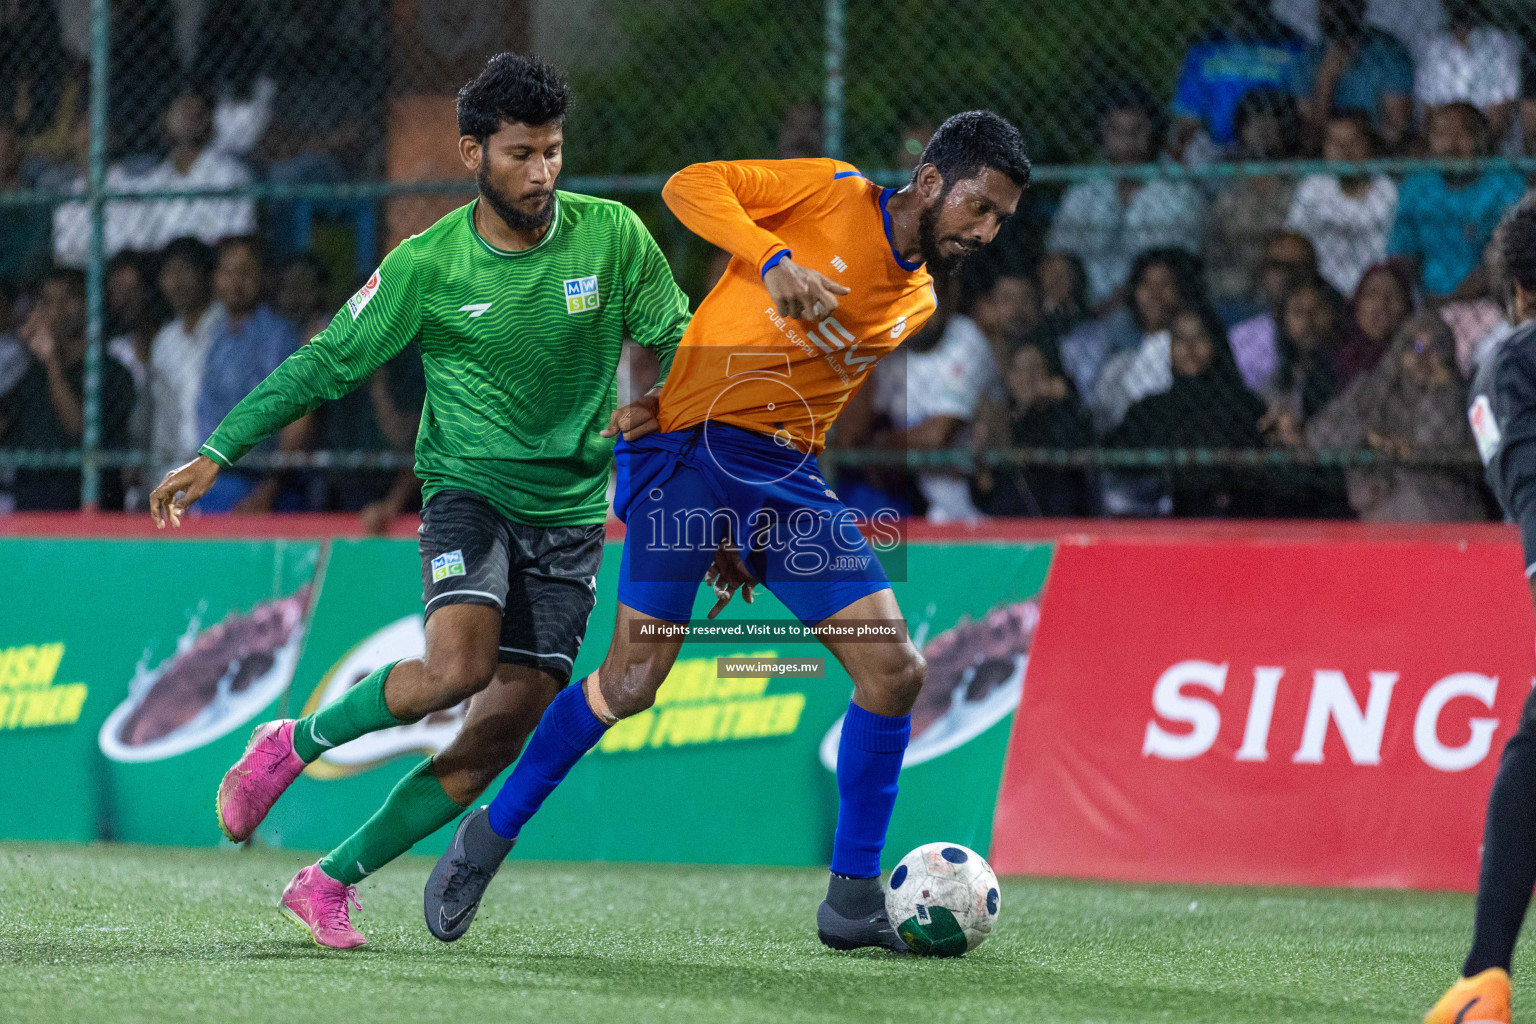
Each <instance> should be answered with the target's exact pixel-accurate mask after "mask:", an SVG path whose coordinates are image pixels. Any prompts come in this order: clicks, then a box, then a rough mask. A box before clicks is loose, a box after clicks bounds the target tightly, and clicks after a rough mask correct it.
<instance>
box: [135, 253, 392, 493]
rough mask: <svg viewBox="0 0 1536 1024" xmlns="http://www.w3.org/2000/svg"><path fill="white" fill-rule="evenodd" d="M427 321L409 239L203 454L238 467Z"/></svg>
mask: <svg viewBox="0 0 1536 1024" xmlns="http://www.w3.org/2000/svg"><path fill="white" fill-rule="evenodd" d="M420 327H421V305H420V302H419V299H418V297H417V292H416V274H415V263H414V260H413V259H412V256H411V253H410V251H409V249H408V247H407V245H406V244H402V245H400V246H398V247H397V248H396V249H395V251H394V252H392V253H390V254H389V255H388V256H386V257H385V258H384V263H383V265H382V266H380V267H379V269H378V270H377V271H375V272H374V275H373V277H371V278H369V279H368V283H367V284H365V285H364V286H363V288H362V290H361V291H359V292H358V293H357V294H356V295H354V296H353V297H352V298H351V299H350V300H349V301H348V302H347V304H346V306H345V307H343V309H342V310H341V311H340V312H339V313H337V314H336V316H335V317H334V318H333V319H332V320H331V323H330V326H329V327H327V328H326V329H325V330H323V331H321V332H320V333H319V334H317V335H315V337H314V338H313V339H312V340H311V341H310V342H309V344H307V345H305V346H303V347H302V348H300V349H299V350H298V351H297V352H295V353H293V355H291V356H289V357H288V358H287V359H285V360H283V361H282V362H281V363H279V364H278V367H277V369H275V370H273V371H272V372H271V373H270V374H268V375H267V379H266V380H264V381H262V382H261V383H260V384H258V385H256V387H255V389H254V390H252V391H251V393H250V394H248V395H246V396H245V397H244V398H242V399H241V400H240V402H239V403H238V404H237V405H236V406H235V407H234V408H233V409H231V410H230V412H229V415H227V416H225V417H224V419H223V421H222V422H220V423H219V425H218V427H216V428H215V429H214V431H213V434H212V435H210V436H209V438H208V440H207V441H206V442H204V444H203V446H202V447H201V448H199V449H198V454H199V455H200V456H202V457H204V458H205V459H206V460H208V461H210V462H212V463H214V464H215V465H216V466H218V467H223V468H228V467H230V466H232V465H234V464H235V463H236V462H237V461H239V460H240V458H241V457H242V456H244V455H245V453H246V452H249V451H250V450H251V449H252V448H254V447H256V446H257V445H258V444H260V443H261V442H263V441H265V440H266V439H267V438H269V437H271V436H272V435H274V434H276V433H277V432H278V431H280V430H282V429H283V428H284V427H286V426H288V425H289V424H290V423H293V422H294V421H295V420H297V419H299V418H300V417H301V416H303V415H305V414H306V413H309V412H312V411H314V409H316V408H317V407H318V406H319V405H320V404H321V403H322V402H324V401H326V400H327V399H334V398H340V397H342V396H343V395H345V394H348V393H349V392H351V391H352V390H354V389H355V388H357V387H358V385H360V384H361V383H362V382H363V381H365V380H367V379H368V378H369V377H370V376H371V375H372V374H373V372H374V371H375V370H377V369H378V368H379V367H380V366H383V365H384V364H385V363H386V362H388V361H389V360H390V359H392V358H394V357H395V356H396V355H398V354H399V352H400V350H401V349H403V348H405V346H406V345H407V344H409V343H410V342H411V341H412V340H414V339H415V338H416V337H417V335H418V334H419V333H420ZM185 468H186V467H183V469H185ZM177 472H180V470H178V471H177ZM210 484H211V481H210ZM162 486H164V485H163V484H162ZM199 494H201V492H199ZM172 496H174V494H172V495H169V496H168V497H172ZM194 500H195V499H194ZM186 504H190V502H184V503H183V507H185V505H186ZM167 507H168V506H167ZM157 521H158V520H157Z"/></svg>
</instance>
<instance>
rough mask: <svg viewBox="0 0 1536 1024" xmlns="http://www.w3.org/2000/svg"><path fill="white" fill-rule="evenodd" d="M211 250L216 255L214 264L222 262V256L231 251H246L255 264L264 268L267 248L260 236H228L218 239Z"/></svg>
mask: <svg viewBox="0 0 1536 1024" xmlns="http://www.w3.org/2000/svg"><path fill="white" fill-rule="evenodd" d="M213 248H214V252H215V253H216V254H217V259H216V260H215V262H217V260H222V259H223V258H224V254H225V253H227V252H229V250H231V249H247V250H249V251H250V254H251V255H252V256H254V257H256V262H257V263H260V264H262V266H266V262H267V247H266V245H265V243H263V242H262V240H261V236H260V235H230V236H229V237H228V238H221V239H219V241H218V244H216V245H215V246H214V247H213Z"/></svg>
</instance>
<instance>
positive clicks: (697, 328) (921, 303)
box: [660, 160, 937, 452]
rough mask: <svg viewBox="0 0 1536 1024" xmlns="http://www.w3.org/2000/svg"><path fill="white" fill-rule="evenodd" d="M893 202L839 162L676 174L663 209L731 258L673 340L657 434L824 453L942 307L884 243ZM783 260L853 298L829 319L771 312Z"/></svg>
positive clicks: (918, 269)
mask: <svg viewBox="0 0 1536 1024" xmlns="http://www.w3.org/2000/svg"><path fill="white" fill-rule="evenodd" d="M894 191H895V190H894V189H882V188H881V187H880V186H878V185H876V184H874V183H873V182H871V181H869V180H868V179H867V178H864V177H862V176H861V175H860V174H859V172H858V171H857V170H855V169H854V168H853V167H852V166H850V165H848V164H845V163H842V162H840V161H837V160H740V161H718V162H715V163H705V164H694V165H693V166H691V167H685V168H683V169H682V170H681V171H678V172H677V173H676V174H675V175H673V176H672V179H671V180H670V181H668V182H667V186H666V188H665V189H664V190H663V191H662V197H663V198H664V199H665V200H666V203H667V206H668V207H670V208H671V210H672V212H673V213H675V214H676V215H677V218H678V219H679V220H681V221H682V222H683V223H684V224H685V225H687V227H688V228H689V229H690V230H691V231H693V232H694V233H695V234H697V235H699V236H700V237H701V238H703V239H705V240H706V241H709V242H713V243H714V244H715V245H718V246H719V247H720V248H722V249H724V250H726V251H727V252H729V253H730V254H731V257H732V259H731V261H730V264H729V266H727V267H726V271H725V275H724V276H723V277H721V279H720V283H719V284H717V285H715V287H714V289H713V290H712V291H711V292H710V293H709V295H708V296H706V297H705V299H704V301H703V302H702V303H700V304H699V308H698V310H697V311H696V312H695V313H694V315H693V321H692V322H691V323H690V324H689V326H688V329H687V331H686V332H685V333H684V334H683V338H682V341H681V342H679V343H678V347H677V354H676V355H675V356H674V357H673V361H672V367H671V372H670V373H669V374H668V375H667V383H666V386H665V387H663V388H662V392H661V416H660V422H661V429H662V430H683V429H686V428H688V427H691V426H694V425H695V424H697V423H700V422H703V421H704V420H716V421H718V422H723V423H729V424H732V425H734V426H738V427H744V428H746V429H748V430H755V431H758V432H760V433H765V434H772V435H775V436H778V437H780V438H783V439H785V440H787V441H788V442H790V443H793V444H794V445H795V447H797V448H799V449H800V450H801V451H811V452H818V451H820V450H821V449H822V447H823V446H824V445H825V443H826V433H827V430H828V429H829V428H830V427H831V425H832V423H833V421H834V420H836V419H837V415H838V413H840V412H841V411H842V409H843V406H844V404H845V403H846V402H847V401H848V399H849V397H850V396H852V394H853V393H854V392H855V391H857V390H858V389H859V387H860V386H861V385H862V384H863V383H864V381H865V380H866V379H868V376H869V371H870V369H871V368H872V367H873V366H874V364H875V363H876V362H878V361H879V360H880V358H881V357H882V356H884V355H886V354H887V353H889V352H891V351H892V350H894V349H895V348H896V346H897V345H899V344H901V342H902V339H904V338H907V337H909V336H911V335H913V334H916V333H917V331H918V330H919V329H921V328H922V326H923V324H924V322H926V321H927V319H928V318H929V317H930V316H932V315H933V311H934V308H935V306H936V305H937V300H936V299H935V296H934V291H933V279H932V278H931V277H930V276H929V275H928V271H927V270H925V269H924V268H923V267H922V265H921V264H916V263H908V262H906V261H905V260H903V259H902V258H901V256H900V255H899V254H898V253H897V252H896V250H895V248H894V247H893V246H892V244H891V226H890V218H889V216H887V214H886V212H885V203H886V200H887V199H889V198H890V196H891V194H892V193H893V192H894ZM785 254H792V255H793V258H794V261H795V262H796V263H798V264H800V265H801V266H804V267H811V268H814V269H816V270H819V271H821V272H822V273H823V274H825V275H826V276H827V277H829V278H831V279H832V280H833V281H836V282H837V283H838V284H841V285H843V286H845V287H847V288H848V289H849V293H848V294H847V295H842V296H839V297H838V307H837V309H836V311H834V312H833V313H832V315H830V316H828V317H826V318H825V319H823V320H821V321H820V322H812V321H808V320H793V319H786V318H784V317H781V316H779V315H778V313H777V312H776V311H775V309H774V305H773V300H772V299H771V298H769V296H768V289H767V288H765V287H764V286H763V280H762V277H763V274H764V273H766V272H767V270H768V269H769V268H770V267H772V266H773V265H774V264H775V263H777V262H778V260H779V259H781V258H783V256H784V255H785Z"/></svg>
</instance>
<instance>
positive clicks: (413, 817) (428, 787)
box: [320, 758, 464, 885]
mask: <svg viewBox="0 0 1536 1024" xmlns="http://www.w3.org/2000/svg"><path fill="white" fill-rule="evenodd" d="M463 810H464V808H462V807H460V806H459V805H458V804H456V803H454V802H453V800H452V799H450V798H449V796H448V794H447V793H445V792H443V784H442V783H441V782H438V781H437V776H436V775H434V774H432V759H431V758H428V759H427V760H425V761H423V762H421V764H419V765H417V766H416V768H415V770H414V771H412V772H411V773H410V774H409V775H407V776H406V777H405V778H403V779H401V780H400V783H399V784H398V785H397V786H395V788H394V789H393V790H392V791H391V792H390V794H389V799H387V800H385V801H384V806H383V807H380V808H379V809H378V810H377V811H375V812H374V815H373V817H371V818H369V819H368V821H367V822H366V823H364V825H363V827H362V828H360V829H358V830H357V831H356V832H354V833H352V837H351V838H350V839H348V840H347V841H346V842H344V843H342V844H341V845H340V846H338V847H336V849H334V850H332V851H331V852H330V853H328V854H326V857H325V859H324V860H322V861H321V862H320V870H322V871H324V872H325V873H326V874H328V875H330V876H331V877H332V878H334V879H336V881H338V882H341V883H343V884H345V885H356V884H357V883H358V882H361V881H362V880H363V879H364V878H366V877H367V876H368V875H370V874H372V873H373V872H375V871H377V870H379V868H381V867H383V866H384V865H385V864H388V863H389V862H390V861H392V860H394V859H395V858H396V857H398V856H400V855H401V854H402V853H405V852H406V851H408V850H410V848H411V847H413V846H415V845H416V843H417V841H419V840H422V839H425V838H426V837H427V836H429V835H431V834H432V833H433V832H436V831H437V830H438V829H440V828H442V827H443V826H444V825H446V824H448V823H449V822H450V821H452V820H453V819H454V818H457V817H458V816H459V815H460V814H461V813H462V812H463Z"/></svg>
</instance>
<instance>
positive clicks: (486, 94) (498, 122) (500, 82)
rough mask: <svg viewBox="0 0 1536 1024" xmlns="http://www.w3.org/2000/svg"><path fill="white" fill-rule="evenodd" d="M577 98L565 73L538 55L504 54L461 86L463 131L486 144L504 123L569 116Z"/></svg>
mask: <svg viewBox="0 0 1536 1024" xmlns="http://www.w3.org/2000/svg"><path fill="white" fill-rule="evenodd" d="M570 102H571V88H570V86H569V85H567V84H566V81H565V73H564V72H562V71H561V70H560V69H559V68H557V67H555V66H554V65H553V64H551V63H549V62H548V61H545V60H541V59H540V58H538V57H534V56H527V57H524V56H523V55H522V54H518V53H498V54H497V55H496V56H494V57H492V58H491V59H490V60H489V61H488V62H487V63H486V65H485V68H484V69H483V70H482V71H481V72H480V73H479V74H478V75H476V76H475V77H474V78H472V79H470V80H469V81H468V82H467V83H465V85H464V88H462V89H460V90H459V102H458V113H459V134H460V135H473V136H474V137H475V138H476V139H478V140H480V142H481V143H484V142H485V140H486V139H488V138H490V137H491V136H492V135H495V134H496V133H497V132H498V131H500V130H501V126H502V123H503V122H519V123H522V124H549V123H550V122H551V121H564V120H565V108H566V107H568V106H569V105H570Z"/></svg>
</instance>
